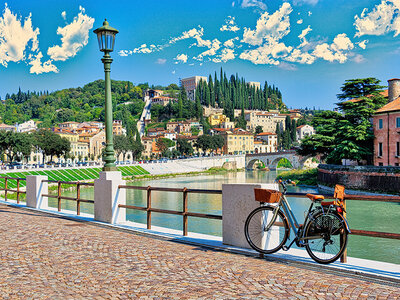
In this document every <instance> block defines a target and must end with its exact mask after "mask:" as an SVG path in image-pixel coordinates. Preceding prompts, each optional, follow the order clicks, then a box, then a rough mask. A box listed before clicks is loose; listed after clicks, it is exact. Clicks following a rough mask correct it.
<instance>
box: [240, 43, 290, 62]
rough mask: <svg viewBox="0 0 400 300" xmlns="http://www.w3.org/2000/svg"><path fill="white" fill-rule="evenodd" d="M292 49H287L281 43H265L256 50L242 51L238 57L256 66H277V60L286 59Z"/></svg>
mask: <svg viewBox="0 0 400 300" xmlns="http://www.w3.org/2000/svg"><path fill="white" fill-rule="evenodd" d="M292 49H293V47H291V46H289V47H287V46H286V45H285V44H284V43H282V42H280V43H278V42H275V43H265V44H264V45H262V46H260V47H258V48H256V49H253V50H245V51H243V52H242V53H241V54H240V56H239V57H240V58H241V59H244V60H249V61H251V62H252V63H254V64H256V65H259V64H263V65H279V60H278V59H279V58H282V57H286V56H287V55H288V54H289V53H290V52H291V51H292Z"/></svg>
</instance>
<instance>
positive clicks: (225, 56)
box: [221, 48, 235, 62]
mask: <svg viewBox="0 0 400 300" xmlns="http://www.w3.org/2000/svg"><path fill="white" fill-rule="evenodd" d="M232 59H235V52H234V50H233V49H227V48H225V49H223V50H222V53H221V60H222V61H223V62H227V61H228V60H232Z"/></svg>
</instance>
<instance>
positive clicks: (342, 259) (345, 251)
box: [340, 197, 347, 263]
mask: <svg viewBox="0 0 400 300" xmlns="http://www.w3.org/2000/svg"><path fill="white" fill-rule="evenodd" d="M343 208H344V211H343V217H344V218H346V198H345V197H344V198H343ZM342 245H343V239H342V236H340V246H342ZM340 262H341V263H347V248H346V249H344V252H343V254H342V256H341V257H340Z"/></svg>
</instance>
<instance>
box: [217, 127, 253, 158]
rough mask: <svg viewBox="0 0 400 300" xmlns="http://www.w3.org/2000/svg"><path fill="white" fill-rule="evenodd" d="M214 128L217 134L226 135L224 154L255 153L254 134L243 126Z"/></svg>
mask: <svg viewBox="0 0 400 300" xmlns="http://www.w3.org/2000/svg"><path fill="white" fill-rule="evenodd" d="M213 130H214V132H215V134H220V135H222V136H223V137H224V141H225V144H224V147H223V152H224V154H245V153H254V136H253V134H252V133H251V132H248V131H246V130H243V129H241V128H235V129H222V128H214V129H213Z"/></svg>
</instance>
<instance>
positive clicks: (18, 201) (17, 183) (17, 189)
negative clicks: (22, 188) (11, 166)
mask: <svg viewBox="0 0 400 300" xmlns="http://www.w3.org/2000/svg"><path fill="white" fill-rule="evenodd" d="M17 203H18V204H19V178H18V179H17Z"/></svg>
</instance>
